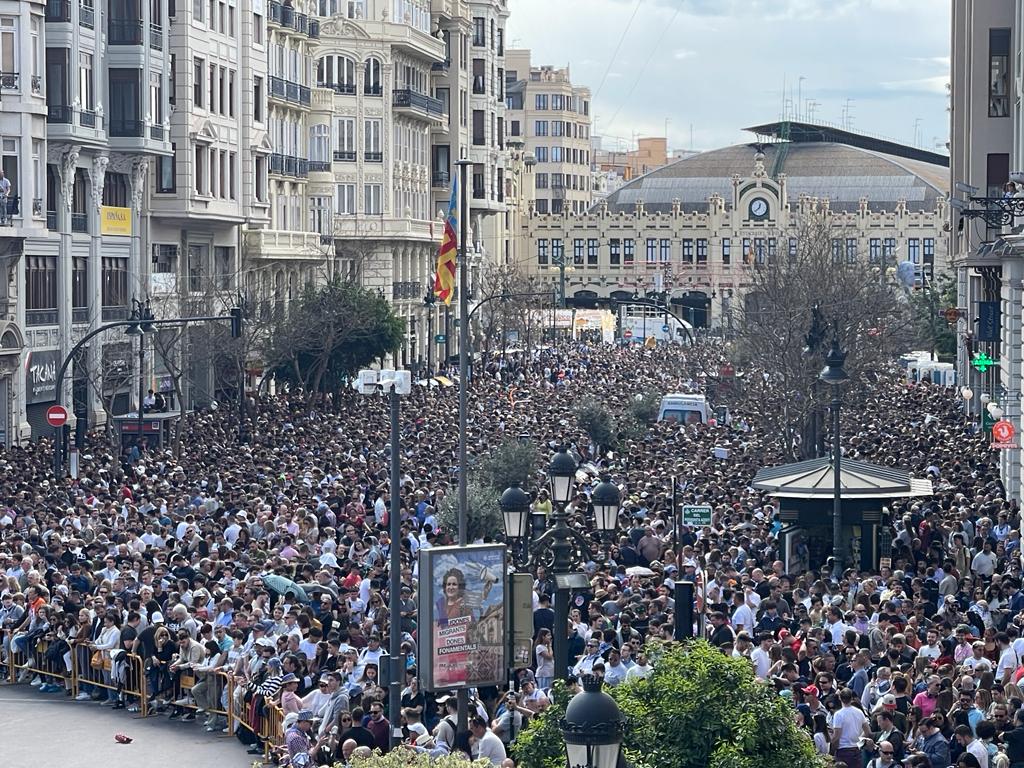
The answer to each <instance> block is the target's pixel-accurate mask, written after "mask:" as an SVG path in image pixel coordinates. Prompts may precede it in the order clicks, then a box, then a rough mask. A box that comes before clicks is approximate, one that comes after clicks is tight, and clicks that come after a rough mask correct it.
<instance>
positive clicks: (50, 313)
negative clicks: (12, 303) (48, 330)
mask: <svg viewBox="0 0 1024 768" xmlns="http://www.w3.org/2000/svg"><path fill="white" fill-rule="evenodd" d="M56 324H57V308H56V307H54V308H53V309H26V310H25V325H56Z"/></svg>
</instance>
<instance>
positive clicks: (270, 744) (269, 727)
mask: <svg viewBox="0 0 1024 768" xmlns="http://www.w3.org/2000/svg"><path fill="white" fill-rule="evenodd" d="M266 707H267V714H266V716H265V717H264V718H263V723H262V725H263V727H262V729H261V732H260V738H261V739H263V752H264V754H265V755H266V757H267V759H269V758H270V754H271V752H273V750H274V748H275V747H280V746H283V745H284V710H282V709H281V705H280V704H277V703H275V702H272V701H268V702H266Z"/></svg>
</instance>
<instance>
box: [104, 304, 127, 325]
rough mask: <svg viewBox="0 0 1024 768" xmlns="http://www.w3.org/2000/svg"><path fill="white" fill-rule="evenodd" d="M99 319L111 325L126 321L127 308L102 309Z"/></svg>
mask: <svg viewBox="0 0 1024 768" xmlns="http://www.w3.org/2000/svg"><path fill="white" fill-rule="evenodd" d="M101 319H102V320H103V322H104V323H113V322H116V321H117V320H127V319H128V307H104V308H103V311H102V318H101Z"/></svg>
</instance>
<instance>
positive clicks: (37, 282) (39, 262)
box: [24, 256, 57, 324]
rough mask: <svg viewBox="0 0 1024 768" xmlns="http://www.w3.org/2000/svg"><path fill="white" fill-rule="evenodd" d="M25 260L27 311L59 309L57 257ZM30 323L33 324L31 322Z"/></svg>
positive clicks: (27, 257) (26, 257) (39, 257)
mask: <svg viewBox="0 0 1024 768" xmlns="http://www.w3.org/2000/svg"><path fill="white" fill-rule="evenodd" d="M24 258H25V309H27V310H33V309H37V310H38V309H50V310H55V309H57V257H56V256H25V257H24ZM54 322H56V321H54ZM29 323H30V324H31V320H30V321H29Z"/></svg>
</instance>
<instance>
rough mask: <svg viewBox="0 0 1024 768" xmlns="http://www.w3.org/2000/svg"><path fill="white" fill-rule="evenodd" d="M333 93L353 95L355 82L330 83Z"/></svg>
mask: <svg viewBox="0 0 1024 768" xmlns="http://www.w3.org/2000/svg"><path fill="white" fill-rule="evenodd" d="M331 88H333V89H334V92H335V93H339V94H341V95H342V96H355V95H356V84H355V83H334V84H333V85H331Z"/></svg>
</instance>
